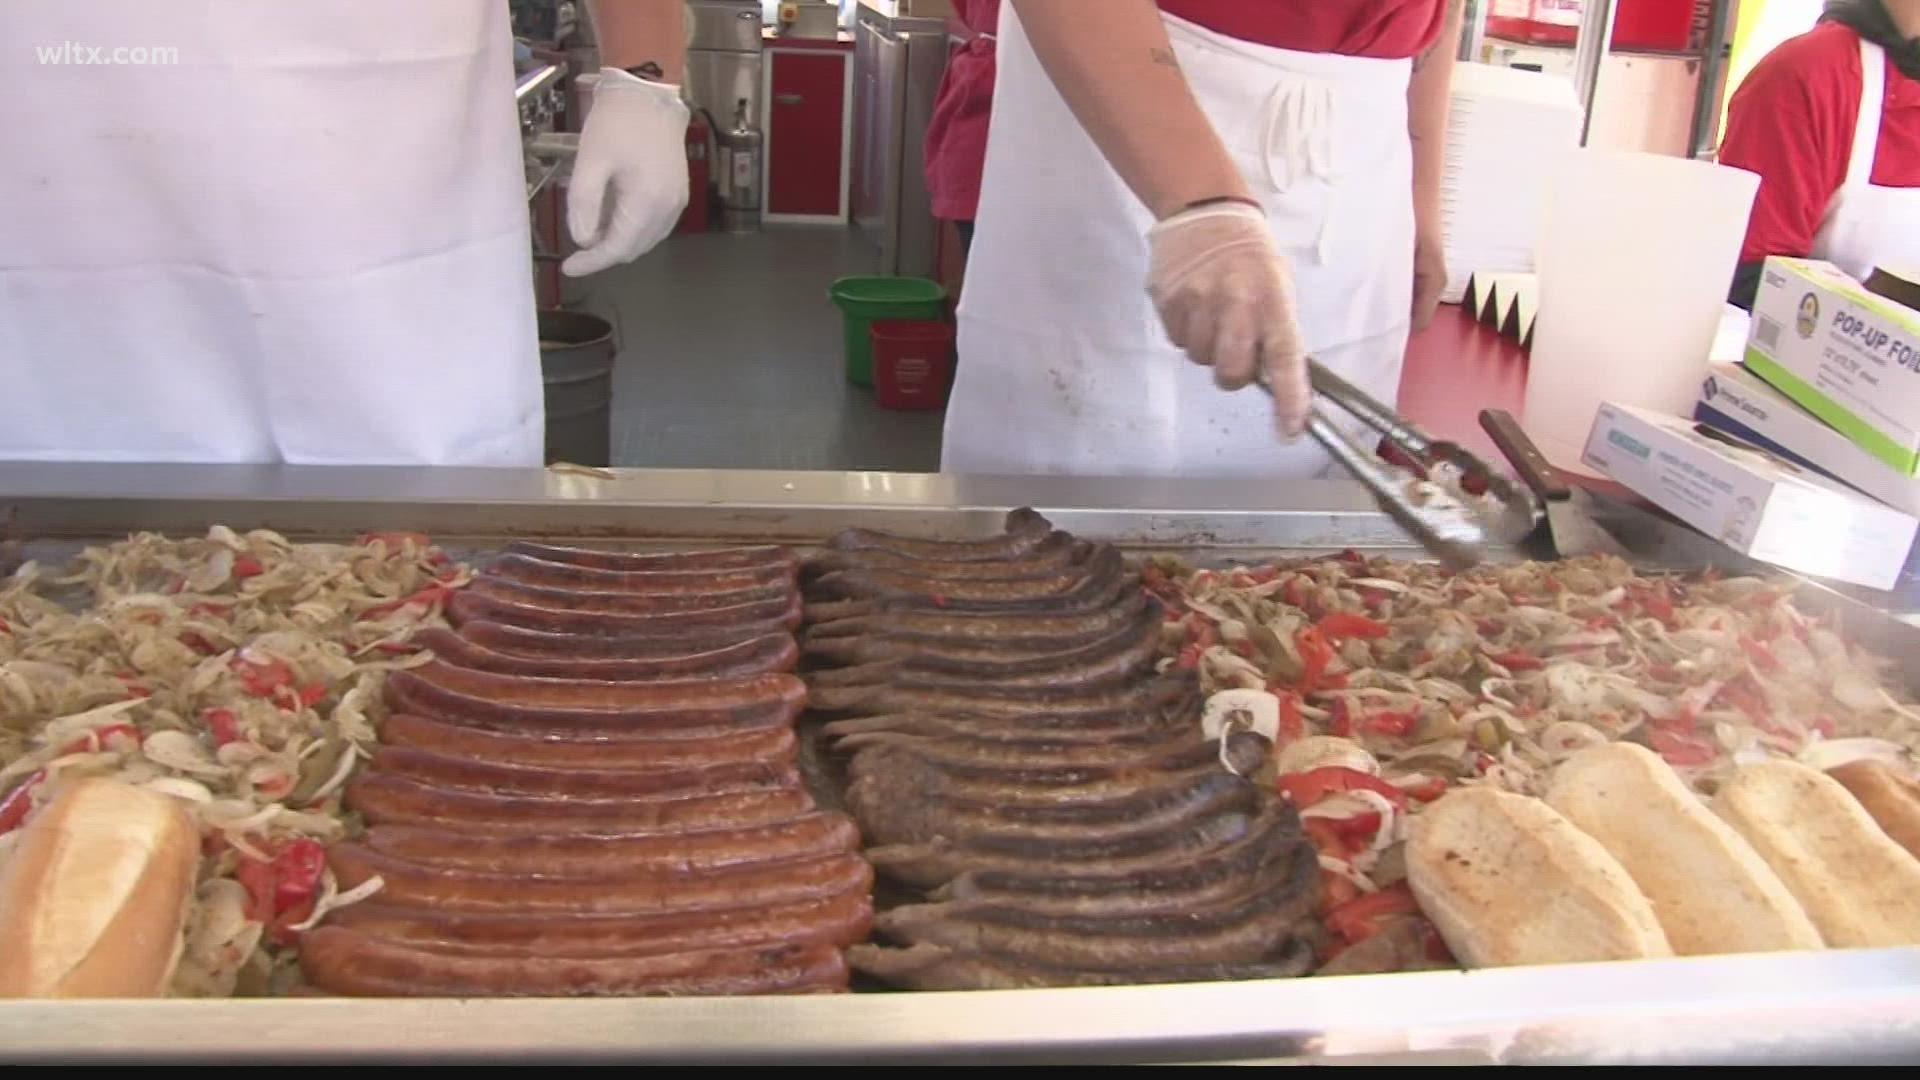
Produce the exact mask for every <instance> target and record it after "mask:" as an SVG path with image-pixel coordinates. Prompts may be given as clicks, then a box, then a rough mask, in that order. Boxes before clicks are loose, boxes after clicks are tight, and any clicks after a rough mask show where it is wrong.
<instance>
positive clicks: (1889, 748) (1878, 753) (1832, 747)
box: [1799, 737, 1913, 772]
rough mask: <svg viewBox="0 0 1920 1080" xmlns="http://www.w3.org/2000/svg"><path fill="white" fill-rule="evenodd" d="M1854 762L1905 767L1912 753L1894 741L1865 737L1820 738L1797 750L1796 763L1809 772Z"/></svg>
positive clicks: (1911, 760) (1822, 770)
mask: <svg viewBox="0 0 1920 1080" xmlns="http://www.w3.org/2000/svg"><path fill="white" fill-rule="evenodd" d="M1855 761H1878V762H1881V763H1883V764H1887V765H1895V766H1900V767H1902V768H1905V767H1908V766H1910V765H1911V764H1912V763H1913V753H1912V751H1910V750H1908V749H1907V748H1906V747H1904V746H1901V745H1900V744H1899V743H1897V742H1892V741H1889V740H1887V739H1873V738H1866V737H1859V738H1851V739H1821V740H1818V741H1816V742H1813V743H1811V744H1809V745H1808V746H1807V747H1806V748H1805V749H1803V750H1801V751H1800V754H1799V762H1800V764H1802V765H1805V766H1807V767H1808V768H1811V769H1818V770H1820V771H1821V772H1827V771H1829V770H1832V769H1837V768H1839V767H1840V766H1842V765H1846V764H1849V763H1851V762H1855Z"/></svg>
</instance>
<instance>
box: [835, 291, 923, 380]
mask: <svg viewBox="0 0 1920 1080" xmlns="http://www.w3.org/2000/svg"><path fill="white" fill-rule="evenodd" d="M827 295H829V296H831V297H832V298H833V302H834V304H835V305H836V306H838V307H839V308H840V314H841V316H842V318H843V319H845V321H846V334H847V381H848V382H850V383H853V384H854V385H855V386H872V385H873V338H872V335H871V334H870V333H869V331H868V327H869V326H871V325H872V324H873V323H874V322H875V321H876V320H879V319H944V318H946V317H947V290H946V287H945V286H943V285H941V284H940V283H939V282H937V281H928V280H927V279H925V278H912V277H846V278H841V279H840V280H839V281H836V282H834V283H833V288H832V289H830V290H829V291H828V294H827Z"/></svg>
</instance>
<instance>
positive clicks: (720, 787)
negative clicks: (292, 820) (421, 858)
mask: <svg viewBox="0 0 1920 1080" xmlns="http://www.w3.org/2000/svg"><path fill="white" fill-rule="evenodd" d="M369 768H370V770H371V771H372V772H376V773H385V774H386V775H388V776H399V777H404V778H405V779H408V780H418V781H420V782H421V783H423V784H437V785H439V786H441V787H450V788H459V789H460V790H462V791H477V792H480V793H481V794H483V795H538V796H541V797H544V798H552V799H564V798H581V799H624V798H652V797H655V796H667V795H719V794H722V793H724V792H730V791H759V790H763V789H766V788H786V787H795V786H797V785H798V784H799V783H800V773H799V771H798V770H796V769H795V768H794V767H793V766H791V765H784V766H783V765H768V764H765V763H762V762H758V761H738V762H733V761H730V762H720V763H717V764H710V765H682V766H679V767H677V768H673V767H670V768H665V769H617V770H616V769H546V768H539V767H534V766H527V765H502V764H500V763H498V762H491V761H475V760H472V759H469V758H458V757H448V756H446V755H444V754H436V753H433V752H432V751H430V750H417V749H414V748H412V747H407V746H387V747H382V748H381V749H379V750H378V751H376V752H375V753H374V755H373V762H372V764H371V765H370V766H369Z"/></svg>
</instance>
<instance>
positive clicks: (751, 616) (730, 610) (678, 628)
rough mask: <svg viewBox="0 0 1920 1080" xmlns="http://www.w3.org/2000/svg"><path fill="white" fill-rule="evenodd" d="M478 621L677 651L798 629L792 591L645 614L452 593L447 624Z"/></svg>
mask: <svg viewBox="0 0 1920 1080" xmlns="http://www.w3.org/2000/svg"><path fill="white" fill-rule="evenodd" d="M482 620H484V621H487V622H501V623H508V624H510V625H513V626H523V627H526V628H528V629H531V630H546V631H551V632H554V633H562V634H602V635H610V636H618V637H632V636H641V637H655V638H663V639H664V638H669V637H678V638H679V642H680V647H681V648H683V649H697V648H701V647H714V646H718V645H727V644H733V643H735V642H739V641H744V640H746V639H747V638H752V637H759V636H761V635H762V634H777V633H780V632H782V631H792V630H793V629H794V628H796V627H798V626H799V625H800V597H799V595H798V594H797V593H796V594H794V595H792V596H790V597H786V598H781V599H774V600H760V601H754V602H752V603H746V604H733V605H731V606H728V607H714V608H703V609H700V610H697V611H665V612H658V613H655V614H651V615H635V614H629V613H622V612H612V611H594V610H589V609H582V608H579V607H558V606H553V605H538V604H522V603H516V602H514V601H512V600H507V599H503V598H501V597H498V596H490V595H487V594H485V593H482V592H475V591H474V590H473V589H472V588H465V589H459V590H456V591H455V592H454V594H453V595H452V596H451V597H449V598H448V600H447V621H449V622H451V623H452V624H453V625H454V626H455V627H456V628H458V627H464V626H466V625H467V624H468V623H469V622H476V621H482Z"/></svg>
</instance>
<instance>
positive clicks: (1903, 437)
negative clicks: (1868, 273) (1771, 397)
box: [1746, 256, 1920, 476]
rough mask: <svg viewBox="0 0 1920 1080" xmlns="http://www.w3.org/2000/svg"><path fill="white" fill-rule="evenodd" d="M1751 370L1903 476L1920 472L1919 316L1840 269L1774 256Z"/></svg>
mask: <svg viewBox="0 0 1920 1080" xmlns="http://www.w3.org/2000/svg"><path fill="white" fill-rule="evenodd" d="M1746 362H1747V367H1748V368H1749V369H1750V370H1752V371H1753V372H1754V373H1755V374H1757V375H1759V376H1760V377H1761V378H1763V379H1765V380H1767V382H1769V383H1771V384H1772V385H1773V386H1774V387H1775V388H1776V389H1778V390H1779V391H1780V392H1781V393H1783V394H1785V395H1786V396H1787V397H1789V398H1792V399H1793V400H1794V401H1795V402H1796V403H1798V404H1799V405H1801V406H1802V407H1804V408H1805V409H1806V410H1807V411H1808V412H1811V413H1813V414H1814V415H1815V416H1818V417H1819V418H1820V419H1822V420H1824V421H1826V422H1827V423H1828V424H1830V425H1831V426H1833V427H1834V428H1835V429H1837V430H1839V431H1840V432H1841V434H1843V435H1845V436H1846V437H1847V438H1849V439H1852V440H1853V441H1854V442H1856V443H1858V444H1859V445H1860V446H1861V447H1863V448H1865V449H1866V450H1867V451H1868V452H1869V453H1871V454H1872V455H1873V456H1874V457H1877V458H1879V459H1880V460H1881V461H1884V462H1886V463H1887V464H1888V465H1890V466H1892V467H1893V468H1894V469H1896V470H1898V471H1900V472H1902V473H1904V474H1906V475H1909V476H1911V475H1914V474H1915V473H1916V472H1920V311H1914V310H1913V309H1911V308H1905V307H1902V306H1900V305H1899V304H1896V303H1894V302H1893V301H1891V300H1888V299H1886V298H1885V297H1882V296H1878V295H1875V294H1874V293H1870V292H1868V291H1867V289H1866V286H1864V285H1862V284H1860V283H1859V282H1857V281H1855V280H1853V279H1852V278H1850V277H1848V276H1847V275H1846V274H1844V273H1842V272H1841V271H1840V270H1839V268H1837V267H1835V266H1834V265H1832V264H1831V263H1825V262H1819V261H1816V260H1812V259H1783V258H1779V257H1777V256H1776V257H1772V258H1769V259H1768V260H1767V262H1766V266H1765V267H1763V268H1762V270H1761V273H1760V290H1759V294H1758V296H1757V297H1756V298H1755V299H1754V304H1753V332H1752V334H1751V335H1750V336H1749V337H1748V339H1747V356H1746Z"/></svg>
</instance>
